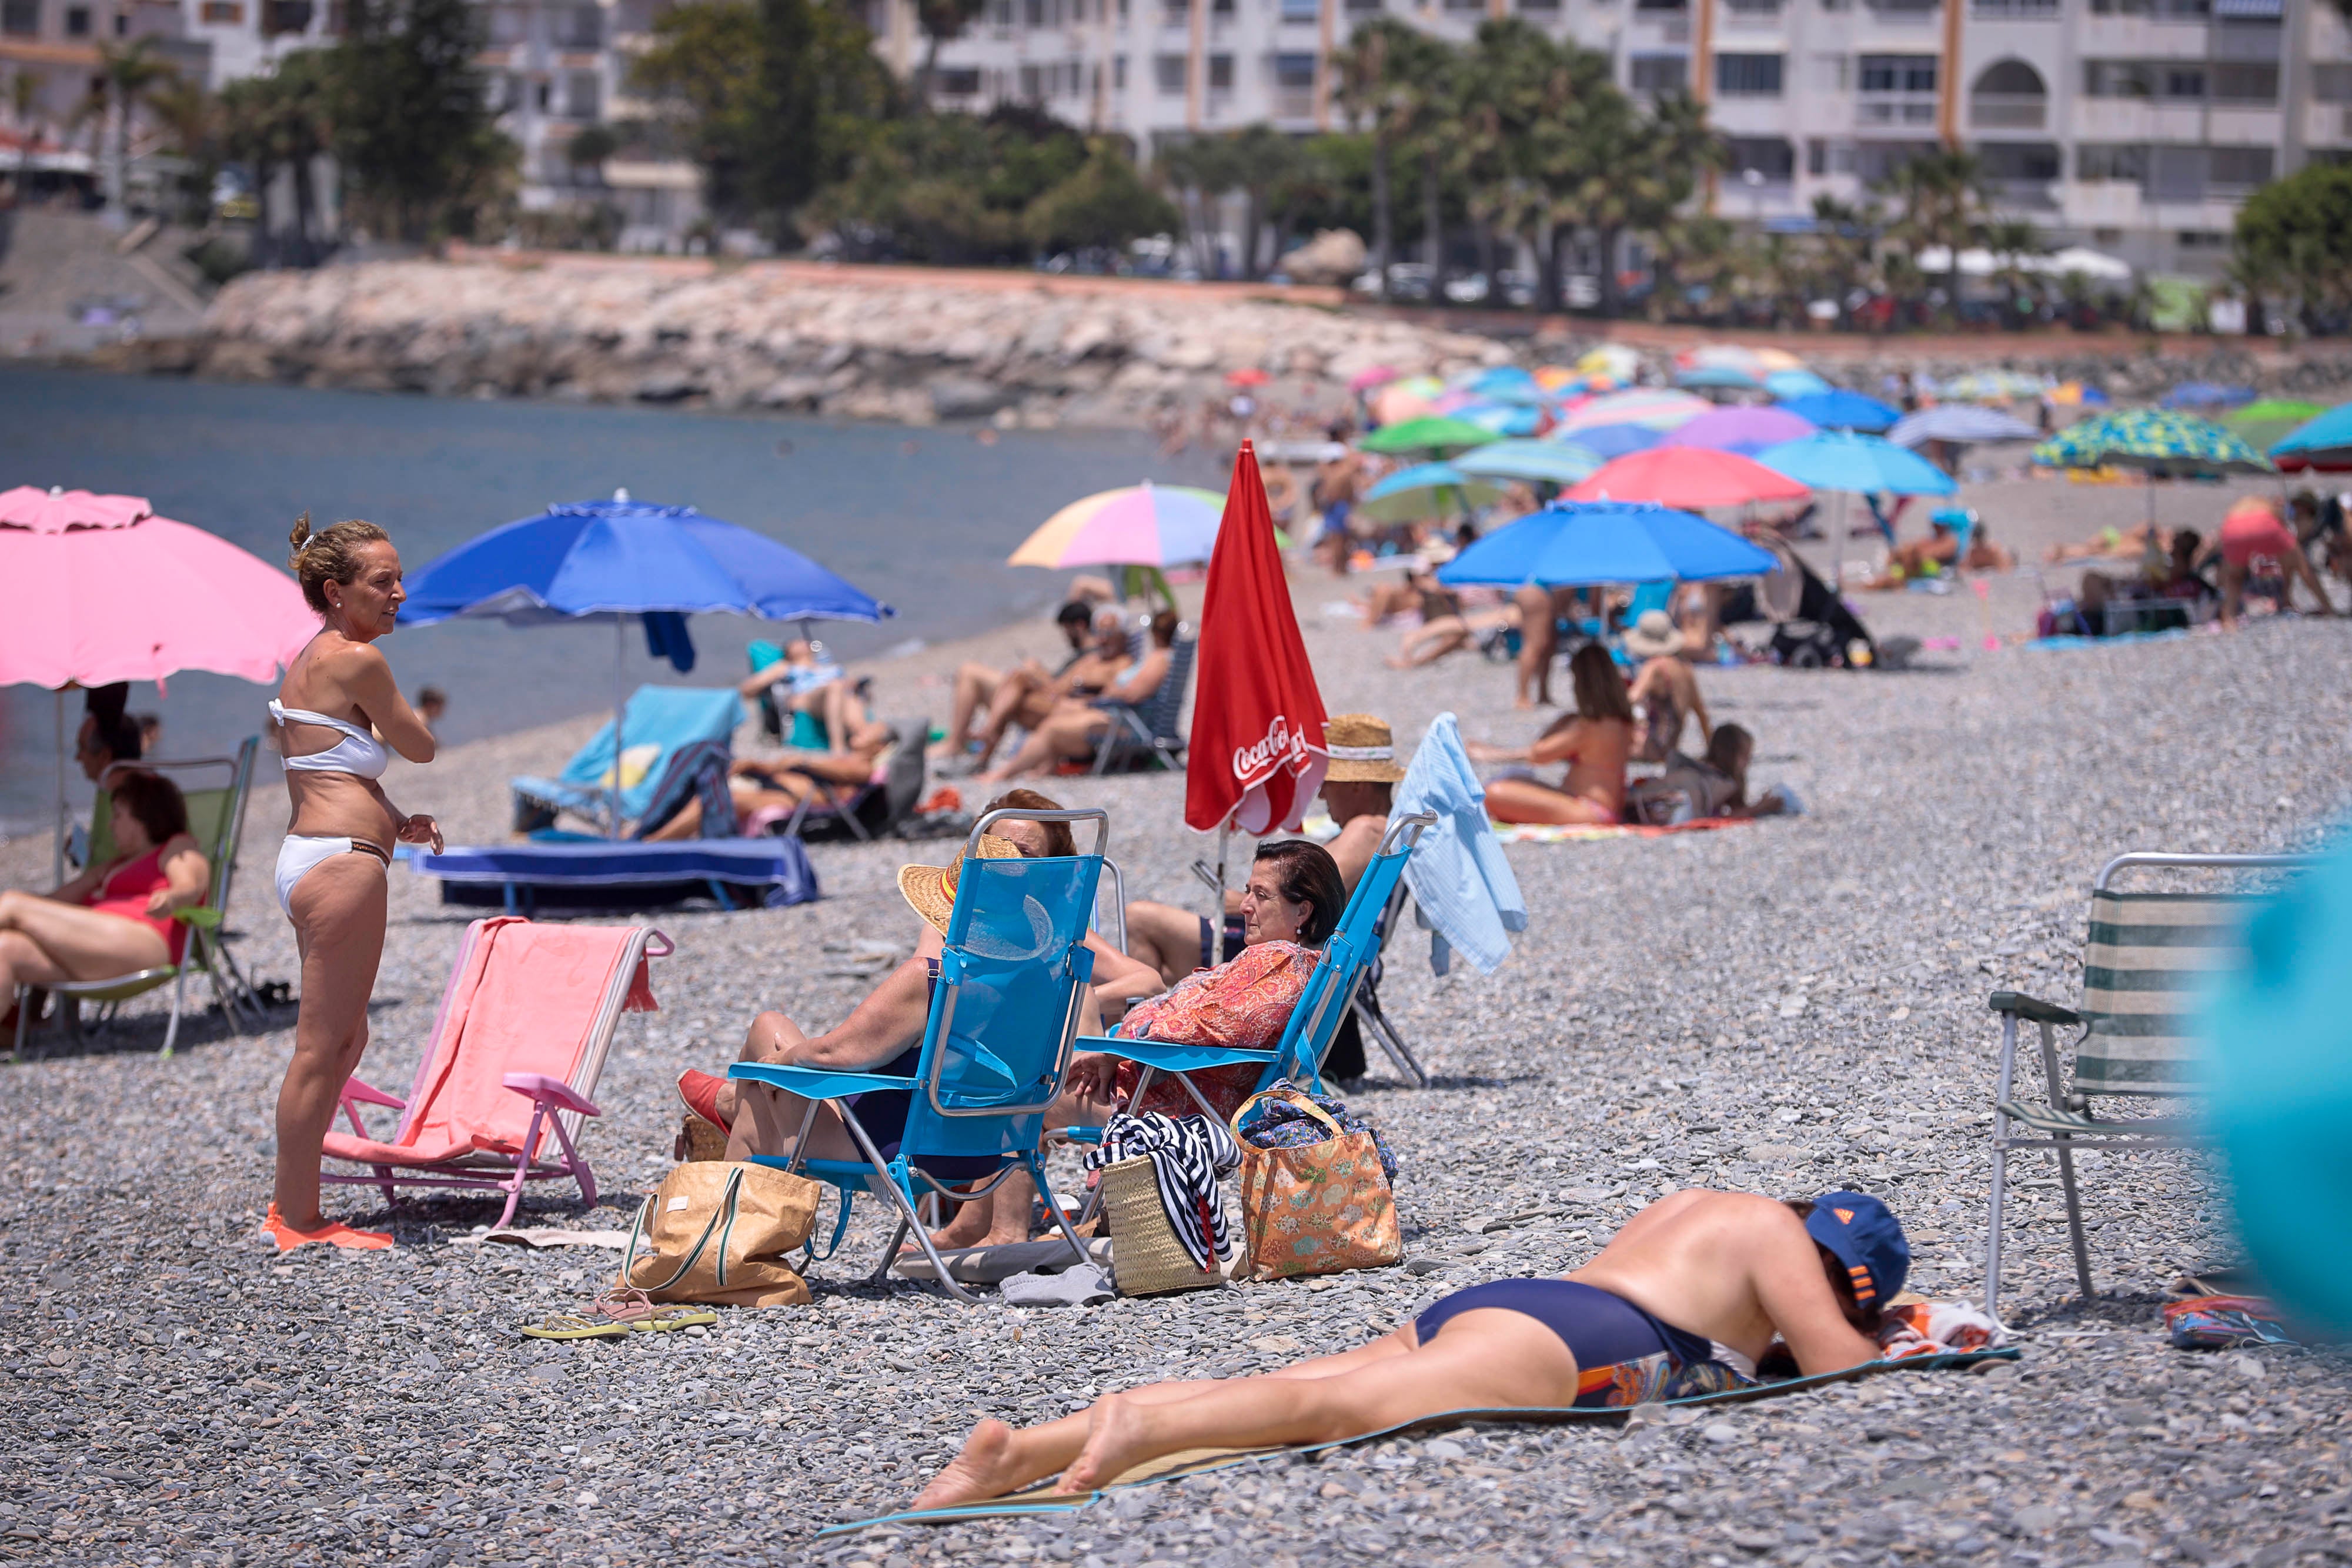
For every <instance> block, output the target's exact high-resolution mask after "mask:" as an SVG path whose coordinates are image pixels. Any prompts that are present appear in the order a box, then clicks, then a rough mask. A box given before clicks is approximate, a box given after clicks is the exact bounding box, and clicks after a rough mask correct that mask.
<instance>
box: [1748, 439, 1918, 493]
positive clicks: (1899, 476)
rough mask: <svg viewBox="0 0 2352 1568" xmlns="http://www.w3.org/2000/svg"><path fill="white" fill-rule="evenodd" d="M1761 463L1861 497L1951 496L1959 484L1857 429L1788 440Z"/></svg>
mask: <svg viewBox="0 0 2352 1568" xmlns="http://www.w3.org/2000/svg"><path fill="white" fill-rule="evenodd" d="M1756 461H1757V462H1759V463H1761V464H1762V465H1764V466H1765V467H1767V468H1769V469H1771V470H1772V471H1773V472H1775V473H1779V474H1786V475H1787V476H1789V477H1790V478H1791V479H1794V480H1796V481H1797V482H1798V483H1800V484H1802V485H1809V486H1812V488H1814V489H1816V490H1846V491H1851V492H1852V493H1853V494H1854V495H1857V496H1886V495H1893V496H1948V495H1950V494H1951V493H1952V492H1953V491H1954V490H1957V489H1958V488H1959V486H1957V485H1955V484H1953V483H1952V476H1950V475H1948V474H1947V473H1945V472H1944V471H1943V470H1942V469H1941V468H1938V467H1937V466H1936V465H1934V464H1933V463H1930V462H1928V461H1927V459H1926V458H1924V457H1922V456H1920V455H1918V454H1917V453H1916V452H1906V451H1905V450H1904V449H1903V448H1901V447H1900V446H1897V445H1895V444H1894V443H1893V442H1891V441H1882V440H1880V439H1879V438H1878V437H1877V436H1875V435H1857V434H1853V432H1852V431H1843V430H1841V431H1822V432H1821V433H1820V434H1814V435H1808V436H1805V437H1803V438H1802V439H1801V440H1797V441H1784V442H1782V443H1780V444H1779V445H1778V446H1768V447H1766V448H1765V449H1764V450H1763V451H1761V452H1759V453H1758V454H1757V455H1756Z"/></svg>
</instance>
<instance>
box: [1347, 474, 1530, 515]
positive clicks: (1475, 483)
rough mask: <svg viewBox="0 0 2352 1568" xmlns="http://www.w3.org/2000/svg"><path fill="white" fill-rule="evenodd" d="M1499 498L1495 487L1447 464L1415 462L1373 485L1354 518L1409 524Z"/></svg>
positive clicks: (1469, 508)
mask: <svg viewBox="0 0 2352 1568" xmlns="http://www.w3.org/2000/svg"><path fill="white" fill-rule="evenodd" d="M1502 498H1503V492H1502V490H1501V488H1500V487H1499V486H1496V485H1493V484H1491V483H1489V482H1488V481H1486V480H1484V479H1474V478H1472V477H1471V476H1469V475H1467V474H1465V473H1464V472H1463V471H1462V470H1461V469H1459V468H1457V467H1455V466H1454V465H1453V464H1451V463H1416V464H1414V465H1412V467H1410V468H1401V469H1399V470H1398V471H1397V472H1395V473H1393V474H1391V475H1390V476H1388V477H1387V478H1385V479H1383V480H1381V482H1380V483H1379V484H1377V485H1375V486H1372V488H1371V492H1370V494H1369V495H1367V496H1366V497H1364V499H1363V502H1362V504H1360V506H1358V507H1356V515H1357V516H1359V517H1370V519H1371V520H1372V521H1374V522H1376V523H1412V522H1419V521H1421V520H1422V519H1423V518H1424V517H1449V516H1452V515H1454V513H1457V512H1460V513H1466V512H1468V511H1470V510H1471V509H1472V508H1473V507H1488V506H1492V505H1494V503H1496V501H1499V500H1501V499H1502Z"/></svg>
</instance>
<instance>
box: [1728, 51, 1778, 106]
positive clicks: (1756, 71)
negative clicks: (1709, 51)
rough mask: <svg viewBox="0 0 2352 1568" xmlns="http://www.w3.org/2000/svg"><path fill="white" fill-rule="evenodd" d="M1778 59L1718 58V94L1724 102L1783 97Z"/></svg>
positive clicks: (1752, 56) (1776, 57)
mask: <svg viewBox="0 0 2352 1568" xmlns="http://www.w3.org/2000/svg"><path fill="white" fill-rule="evenodd" d="M1780 64H1781V57H1780V56H1779V55H1717V56H1716V57H1715V90H1716V91H1717V93H1719V94H1721V95H1722V96H1723V97H1725V98H1778V97H1780Z"/></svg>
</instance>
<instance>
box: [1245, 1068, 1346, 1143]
mask: <svg viewBox="0 0 2352 1568" xmlns="http://www.w3.org/2000/svg"><path fill="white" fill-rule="evenodd" d="M1261 1100H1284V1101H1287V1102H1289V1103H1291V1104H1293V1105H1296V1106H1297V1107H1298V1109H1300V1110H1302V1111H1304V1112H1306V1113H1307V1114H1308V1115H1309V1116H1312V1117H1314V1118H1315V1120H1317V1121H1318V1122H1320V1123H1322V1124H1324V1125H1325V1126H1327V1127H1328V1128H1330V1129H1331V1135H1332V1136H1333V1137H1335V1138H1344V1137H1346V1136H1347V1135H1348V1131H1347V1129H1346V1128H1344V1127H1342V1126H1340V1125H1339V1123H1337V1122H1335V1121H1333V1120H1332V1119H1331V1116H1330V1113H1328V1112H1327V1111H1325V1110H1324V1109H1323V1107H1322V1106H1320V1105H1318V1104H1317V1103H1315V1101H1314V1099H1313V1098H1312V1097H1311V1096H1309V1095H1308V1094H1307V1092H1305V1091H1304V1090H1300V1089H1295V1088H1289V1087H1286V1086H1285V1085H1282V1084H1276V1086H1275V1087H1274V1088H1272V1089H1269V1090H1267V1091H1265V1092H1264V1093H1262V1094H1253V1095H1251V1096H1250V1097H1249V1098H1248V1099H1246V1100H1244V1101H1243V1102H1242V1103H1241V1104H1240V1105H1239V1106H1238V1107H1237V1108H1236V1109H1235V1110H1234V1115H1233V1123H1232V1126H1233V1134H1234V1143H1236V1144H1238V1145H1243V1146H1244V1148H1246V1147H1250V1146H1252V1145H1250V1143H1249V1140H1248V1139H1246V1138H1244V1137H1243V1136H1242V1118H1244V1116H1247V1115H1248V1114H1249V1113H1250V1108H1251V1107H1252V1106H1254V1105H1255V1104H1256V1103H1258V1102H1259V1101H1261Z"/></svg>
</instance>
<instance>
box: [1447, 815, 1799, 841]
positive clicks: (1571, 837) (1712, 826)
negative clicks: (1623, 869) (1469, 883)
mask: <svg viewBox="0 0 2352 1568" xmlns="http://www.w3.org/2000/svg"><path fill="white" fill-rule="evenodd" d="M1754 821H1757V819H1756V818H1754V817H1699V818H1696V819H1695V820H1693V821H1687V822H1677V823H1676V824H1675V826H1673V827H1671V828H1649V827H1643V826H1641V825H1639V824H1637V823H1633V822H1612V823H1606V824H1604V823H1601V822H1496V823H1495V824H1494V829H1495V836H1496V838H1498V839H1500V840H1502V841H1503V842H1505V843H1507V844H1566V843H1580V842H1582V841H1585V840H1587V839H1663V838H1665V837H1667V836H1668V835H1670V834H1673V833H1711V832H1714V831H1717V829H1719V828H1744V827H1747V826H1748V825H1749V824H1750V823H1752V822H1754Z"/></svg>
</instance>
